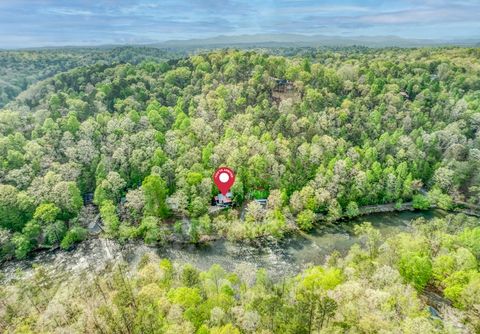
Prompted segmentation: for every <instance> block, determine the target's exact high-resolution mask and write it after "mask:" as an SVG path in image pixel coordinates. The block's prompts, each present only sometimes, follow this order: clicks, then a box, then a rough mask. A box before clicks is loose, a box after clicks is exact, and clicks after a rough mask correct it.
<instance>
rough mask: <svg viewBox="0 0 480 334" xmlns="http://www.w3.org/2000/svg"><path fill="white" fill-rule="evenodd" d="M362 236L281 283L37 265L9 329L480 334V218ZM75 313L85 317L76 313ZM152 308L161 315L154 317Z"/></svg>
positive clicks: (145, 266) (11, 289)
mask: <svg viewBox="0 0 480 334" xmlns="http://www.w3.org/2000/svg"><path fill="white" fill-rule="evenodd" d="M354 231H355V235H356V236H357V237H358V238H359V242H358V243H355V244H354V245H353V246H352V247H351V248H350V250H349V251H348V252H347V253H346V254H345V255H340V254H338V253H337V252H333V253H332V254H331V255H330V256H329V257H327V258H326V260H325V262H324V263H323V264H322V265H316V266H309V267H307V268H306V269H303V270H301V271H300V272H298V274H295V275H292V276H288V277H284V279H280V280H278V281H275V280H272V277H270V275H268V274H267V273H266V271H265V270H262V269H260V270H258V271H256V272H250V271H244V270H243V271H242V270H240V271H235V272H231V271H228V270H225V269H224V268H222V267H221V266H219V265H213V266H212V267H210V268H209V269H206V270H199V269H197V268H195V267H193V266H192V265H189V264H182V265H179V264H176V263H175V262H172V261H169V260H166V259H161V258H159V257H158V256H154V255H152V254H149V255H144V256H143V257H142V258H141V259H139V261H138V262H136V265H135V266H128V265H126V264H125V263H121V262H120V263H114V264H113V266H112V265H110V266H107V267H106V268H104V269H102V270H89V271H88V272H87V273H86V274H81V275H78V276H77V275H73V276H72V275H67V276H65V273H62V272H49V271H47V269H46V268H44V267H42V266H38V267H35V268H34V269H33V272H32V274H30V275H28V276H23V277H20V279H16V280H12V281H10V282H8V283H5V284H3V285H2V286H1V287H0V294H1V295H2V297H3V302H2V304H0V319H1V320H2V321H1V322H0V328H3V329H6V330H12V329H14V328H17V329H19V328H22V329H23V331H27V332H28V330H29V331H32V332H36V331H47V332H48V331H50V330H51V329H53V328H56V329H59V328H63V329H64V330H66V331H69V332H92V331H101V332H116V331H117V330H118V329H119V328H121V327H124V328H128V327H130V328H131V332H132V333H145V332H148V333H150V332H151V333H154V332H155V331H153V329H154V328H173V329H174V330H175V331H178V330H179V329H180V328H183V330H184V331H183V332H182V333H199V332H200V333H209V334H217V333H243V332H252V331H253V332H255V331H259V330H261V329H266V330H267V331H270V332H271V333H285V332H289V331H293V332H295V333H296V332H298V331H299V330H300V328H305V327H304V326H305V325H308V326H311V329H312V330H317V331H318V330H323V331H327V332H328V333H330V332H332V333H333V332H338V331H339V330H341V328H343V329H345V328H346V327H347V328H350V329H351V330H356V331H369V330H370V331H371V330H385V329H391V330H392V331H393V330H396V329H398V328H401V332H402V333H410V332H412V333H413V332H415V331H418V330H419V328H420V330H421V332H422V333H439V334H441V333H445V334H446V333H452V332H454V333H457V332H459V333H474V332H476V331H478V329H479V328H480V313H479V311H478V296H479V293H480V290H478V284H479V282H480V274H479V273H478V261H477V260H476V258H478V256H479V255H480V253H479V251H480V250H479V249H478V242H480V239H479V236H480V234H479V232H480V226H478V221H477V220H476V219H473V218H467V217H466V216H464V215H461V214H460V215H449V216H446V217H444V218H433V219H432V220H431V221H429V223H428V224H425V221H424V220H423V219H418V220H417V221H414V222H413V224H412V229H410V230H409V231H408V232H402V233H398V234H395V235H392V236H389V237H387V238H386V239H384V238H382V236H381V235H380V234H379V232H378V230H376V229H375V228H373V227H372V226H371V225H370V224H369V223H364V224H359V225H357V226H356V227H355V228H354ZM20 275H21V274H20ZM66 277H68V278H66ZM372 294H374V295H375V296H376V298H373V299H372V298H371V296H372ZM352 296H354V297H355V298H352ZM392 303H393V304H392ZM352 304H353V305H354V310H357V311H356V312H355V314H354V315H352V313H351V312H352V308H351V306H352ZM20 305H22V306H21V307H20ZM74 305H76V307H75V308H74V309H75V310H76V311H75V314H76V315H75V316H74V315H73V314H72V312H69V311H68V310H69V309H71V308H72V307H73V306H74ZM87 305H89V307H87ZM107 305H108V307H106V306H107ZM268 305H270V306H268ZM152 307H153V311H154V312H153V313H152V312H149V311H146V310H150V311H151V310H152ZM156 307H158V309H157V308H156ZM325 308H328V310H329V311H328V312H327V313H325V312H324V309H325ZM6 310H9V311H8V313H7V312H6ZM86 310H88V312H87V311H86ZM194 310H197V311H194ZM241 310H242V311H241ZM145 312H146V313H145ZM238 312H251V313H249V314H250V315H249V317H253V320H252V321H253V322H252V323H248V324H247V323H246V322H244V321H245V320H244V318H238V317H237V316H238ZM219 314H220V315H219ZM242 314H244V313H242ZM309 314H310V316H305V315H309ZM147 315H148V316H147ZM174 315H175V316H174ZM287 315H288V316H287ZM217 316H219V319H217V318H216V317H217ZM352 317H353V318H352ZM24 319H28V321H26V320H24ZM215 319H216V320H215ZM249 319H250V318H249ZM145 326H146V327H145ZM302 333H303V332H302ZM305 333H308V332H305Z"/></svg>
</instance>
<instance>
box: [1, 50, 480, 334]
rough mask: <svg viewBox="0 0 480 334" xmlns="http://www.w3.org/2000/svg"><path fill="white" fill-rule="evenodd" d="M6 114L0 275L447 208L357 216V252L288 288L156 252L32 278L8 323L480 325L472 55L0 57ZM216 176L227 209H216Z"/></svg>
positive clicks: (16, 294)
mask: <svg viewBox="0 0 480 334" xmlns="http://www.w3.org/2000/svg"><path fill="white" fill-rule="evenodd" d="M0 106H3V107H2V109H0V152H1V154H0V265H1V264H2V263H7V262H12V261H13V262H14V261H21V260H24V261H27V260H28V259H29V258H32V257H34V256H35V254H36V253H38V252H42V251H58V249H61V250H63V251H72V250H74V249H75V247H76V245H77V244H78V243H81V242H82V241H84V240H85V239H88V238H97V237H100V238H107V239H109V240H112V241H114V242H117V243H120V244H126V243H129V242H140V241H141V242H142V243H145V244H147V245H150V246H152V247H155V246H158V245H163V246H165V247H169V245H171V244H177V243H181V244H193V245H198V244H202V243H208V241H209V240H214V239H226V240H230V241H232V242H238V243H261V242H262V240H265V239H268V240H280V239H282V238H288V237H289V236H290V235H292V234H302V235H303V234H306V235H308V233H309V231H311V230H312V229H315V228H318V227H321V226H327V225H328V226H331V225H334V224H336V223H337V222H338V221H348V220H349V219H352V218H354V217H358V216H361V215H363V214H366V213H370V212H377V211H381V210H387V211H393V210H430V209H436V210H440V211H441V212H443V213H444V214H445V215H446V214H447V213H450V214H451V215H446V216H445V217H444V218H436V219H433V220H428V221H427V220H422V219H420V220H417V221H415V222H413V223H412V227H411V230H409V231H408V232H402V233H398V234H396V235H395V236H390V237H389V238H386V239H385V238H384V237H383V236H382V235H381V234H380V232H379V231H377V230H376V229H375V228H374V227H372V225H371V224H369V223H364V224H361V225H357V226H355V228H354V230H355V234H356V235H357V236H358V237H359V238H360V240H361V242H360V243H359V244H355V245H354V246H353V247H352V248H351V249H350V250H349V251H348V252H347V253H346V254H340V253H339V252H334V253H333V254H331V256H329V257H328V259H327V261H326V262H325V264H324V265H322V266H311V267H309V268H306V269H304V270H303V271H301V272H300V273H299V274H298V275H297V276H295V277H284V278H282V279H281V280H278V279H274V278H273V277H270V276H269V274H267V272H266V271H264V270H261V269H260V270H258V271H257V272H256V273H245V275H247V274H250V275H251V277H241V275H239V274H238V273H233V272H228V271H227V270H225V269H223V268H222V267H220V266H218V265H214V266H212V267H211V268H210V269H209V270H206V271H202V270H199V269H197V268H195V266H193V265H179V264H176V263H174V262H172V261H170V260H167V259H161V258H152V257H145V258H144V259H142V260H141V262H140V263H139V264H138V265H137V266H136V267H135V268H131V267H130V266H129V265H127V264H124V263H117V264H112V266H111V267H110V268H107V269H105V271H104V272H102V273H96V274H95V275H90V276H88V275H87V276H88V277H83V276H82V277H70V278H68V279H66V278H65V277H66V276H67V275H68V274H66V273H65V274H63V275H62V274H56V275H52V274H51V273H48V272H46V271H45V270H44V269H43V268H42V267H41V266H39V267H37V268H36V269H35V270H34V273H33V274H32V275H25V276H22V274H21V273H19V278H17V279H14V280H9V281H5V284H4V285H2V286H1V288H0V331H3V332H5V333H50V332H57V333H60V332H61V333H71V332H81V333H92V332H98V333H128V334H132V333H198V334H207V333H211V334H214V333H265V334H266V333H475V332H476V333H478V332H480V304H479V300H480V274H479V261H480V226H479V224H478V221H479V219H478V218H475V217H474V216H475V215H477V217H478V215H479V212H480V173H479V171H480V49H479V48H458V47H442V48H412V49H400V48H385V49H369V48H360V47H352V48H338V49H326V48H319V49H314V48H299V49H295V48H289V49H281V48H278V49H273V48H272V49H250V50H234V49H222V50H214V51H201V52H193V51H189V52H187V51H185V50H183V51H182V50H163V49H155V48H140V47H138V48H128V47H125V48H119V49H88V48H80V49H78V50H76V49H57V50H37V51H35V50H32V51H0ZM220 166H228V167H230V168H231V169H232V170H233V171H235V174H236V181H235V184H234V185H233V187H232V189H231V192H232V194H233V200H234V206H233V207H232V208H219V207H217V206H214V205H212V200H213V198H214V196H216V195H217V194H218V192H219V191H218V189H217V187H216V186H215V184H214V183H213V180H212V174H213V173H214V171H215V170H216V169H217V168H218V167H220ZM258 200H266V204H263V203H265V201H262V202H261V201H258ZM92 212H93V216H91V215H92ZM459 212H460V213H459ZM454 213H456V214H454ZM89 214H90V216H89ZM466 214H468V215H466ZM96 215H98V219H97V220H98V222H97V225H98V226H99V228H100V230H101V232H100V235H98V234H94V233H92V226H90V223H91V222H92V221H93V220H92V219H91V217H95V216H96ZM96 233H97V232H96ZM0 279H1V274H0ZM428 291H434V292H435V293H437V294H439V295H441V296H442V298H445V300H446V301H447V303H448V304H449V305H450V307H451V309H452V310H453V311H452V312H458V314H457V313H456V316H455V319H457V320H458V321H459V322H460V323H461V325H459V324H458V323H455V322H454V321H450V320H449V319H444V321H440V320H439V319H436V318H435V317H432V315H431V314H430V313H429V312H428V311H427V307H426V303H425V300H424V294H425V293H426V292H428ZM459 326H460V327H459ZM459 328H460V329H459Z"/></svg>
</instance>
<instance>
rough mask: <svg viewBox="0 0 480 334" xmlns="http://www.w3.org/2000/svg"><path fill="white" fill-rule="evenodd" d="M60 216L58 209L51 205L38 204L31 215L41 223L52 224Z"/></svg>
mask: <svg viewBox="0 0 480 334" xmlns="http://www.w3.org/2000/svg"><path fill="white" fill-rule="evenodd" d="M59 214H60V208H58V207H57V206H56V205H55V204H53V203H43V204H40V205H39V206H38V207H37V208H36V209H35V213H34V214H33V218H34V219H36V220H38V221H41V222H43V223H47V224H50V223H53V222H54V221H55V220H56V219H57V217H58V215H59Z"/></svg>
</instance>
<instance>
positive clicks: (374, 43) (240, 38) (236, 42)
mask: <svg viewBox="0 0 480 334" xmlns="http://www.w3.org/2000/svg"><path fill="white" fill-rule="evenodd" d="M479 44H480V37H479V39H465V40H458V41H453V40H434V39H407V38H402V37H398V36H352V37H345V36H328V35H300V34H252V35H234V36H227V35H220V36H216V37H211V38H199V39H188V40H168V41H165V42H161V43H154V44H150V46H154V47H160V48H175V47H178V48H180V47H187V48H188V47H228V46H270V47H272V46H275V47H281V46H296V47H302V46H303V47H318V46H337V47H342V46H354V45H357V46H366V47H421V46H448V45H451V46H475V45H477V46H478V45H479Z"/></svg>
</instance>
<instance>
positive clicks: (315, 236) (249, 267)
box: [0, 210, 443, 281]
mask: <svg viewBox="0 0 480 334" xmlns="http://www.w3.org/2000/svg"><path fill="white" fill-rule="evenodd" d="M442 215H443V214H442V213H441V212H440V211H434V210H432V211H423V212H410V211H404V212H393V213H382V214H371V215H366V216H362V217H359V218H356V219H353V220H349V221H345V222H341V223H337V224H331V225H321V226H317V227H316V228H315V229H314V230H313V231H311V232H310V233H308V234H294V235H292V236H289V237H287V238H285V239H283V240H281V241H277V242H275V241H267V242H262V244H261V246H260V245H254V244H245V243H235V242H230V241H227V240H217V241H213V242H211V243H209V244H206V245H199V246H196V245H182V244H169V245H166V246H163V247H148V246H146V245H144V244H143V243H142V242H135V243H128V244H125V245H120V244H119V243H117V242H115V241H112V240H107V239H103V238H92V239H89V240H86V241H85V242H83V243H81V244H80V245H78V246H77V247H76V248H75V249H73V250H71V251H62V250H56V251H52V252H41V253H38V254H36V255H35V256H34V257H33V258H31V259H27V260H22V261H11V262H7V263H4V264H3V265H2V266H1V267H0V275H2V276H3V278H4V279H5V280H7V281H8V280H11V279H13V278H15V276H16V273H17V272H18V271H19V270H21V271H23V272H24V273H25V274H26V275H29V274H31V272H32V270H31V269H32V268H33V267H34V266H35V265H42V266H44V267H46V269H47V271H49V272H51V273H53V274H55V273H56V272H58V273H60V272H63V273H67V274H70V275H79V274H82V273H84V272H86V273H88V272H97V271H100V270H102V269H103V268H105V267H106V266H107V265H109V264H111V263H112V262H116V261H126V262H127V263H129V264H130V265H132V266H135V265H136V264H137V263H138V261H139V260H140V259H141V258H142V256H143V255H145V254H151V255H153V256H157V257H159V258H168V259H170V260H172V261H173V262H174V263H175V264H176V265H182V264H184V263H191V264H192V265H194V266H196V267H197V268H199V269H201V270H206V269H208V268H209V267H210V266H211V265H213V264H215V263H217V264H220V265H221V266H222V267H224V268H225V269H226V270H228V271H233V272H236V273H238V274H239V275H240V276H242V277H243V278H244V279H247V280H249V278H253V275H254V273H255V271H256V270H257V269H260V268H264V269H265V270H267V271H268V272H269V273H270V275H271V276H272V277H274V278H277V279H278V278H280V277H283V276H291V275H294V274H296V273H298V272H299V271H300V270H302V269H303V268H305V267H307V266H308V265H311V264H322V263H323V262H324V261H325V257H326V256H327V255H329V254H331V253H332V251H334V250H337V251H339V252H340V253H342V254H345V253H346V252H347V251H348V249H349V248H350V247H351V246H352V245H353V244H354V243H355V242H356V241H357V238H356V237H355V235H354V234H353V227H354V226H355V225H356V224H359V223H361V222H364V221H368V222H371V223H372V225H373V226H374V227H375V228H377V229H378V230H379V231H380V232H381V233H382V235H383V236H385V237H388V236H390V235H393V234H395V233H398V232H401V231H406V230H408V229H409V228H411V221H412V220H413V219H416V218H419V217H424V218H426V219H431V218H433V217H439V216H442Z"/></svg>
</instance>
